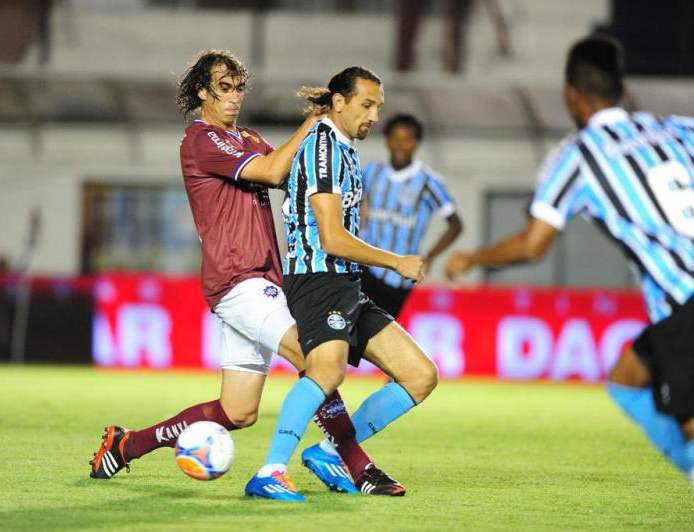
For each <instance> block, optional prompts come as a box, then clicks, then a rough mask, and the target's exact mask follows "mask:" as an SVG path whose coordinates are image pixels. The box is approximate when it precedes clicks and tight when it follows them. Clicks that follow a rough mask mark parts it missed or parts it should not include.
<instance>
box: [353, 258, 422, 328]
mask: <svg viewBox="0 0 694 532" xmlns="http://www.w3.org/2000/svg"><path fill="white" fill-rule="evenodd" d="M361 289H362V290H363V292H364V293H365V294H366V295H367V296H369V298H370V299H371V300H372V301H373V302H374V303H376V304H377V305H378V306H379V307H381V308H382V309H383V310H385V311H387V312H388V313H389V314H390V315H391V316H393V317H394V318H396V319H397V317H398V316H399V315H400V311H401V310H402V307H403V305H404V304H405V301H406V300H407V296H409V295H410V292H411V291H412V288H395V287H393V286H389V285H387V284H386V283H384V282H383V281H382V280H381V279H379V278H378V277H374V276H373V275H372V274H371V273H370V272H369V270H364V271H363V272H362V274H361Z"/></svg>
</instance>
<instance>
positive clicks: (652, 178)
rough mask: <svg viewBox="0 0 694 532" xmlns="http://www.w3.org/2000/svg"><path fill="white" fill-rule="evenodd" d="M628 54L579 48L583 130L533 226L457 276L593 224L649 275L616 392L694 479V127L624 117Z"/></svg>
mask: <svg viewBox="0 0 694 532" xmlns="http://www.w3.org/2000/svg"><path fill="white" fill-rule="evenodd" d="M622 56H623V54H622V50H621V47H620V46H619V44H618V43H617V42H616V41H614V40H612V39H609V38H607V37H601V36H592V37H588V38H585V39H583V40H581V41H579V42H578V43H576V44H575V45H574V46H573V47H572V48H571V50H570V51H569V55H568V60H567V65H566V86H565V99H566V106H567V108H568V111H569V113H570V115H571V117H572V118H573V120H574V122H575V123H576V124H577V126H578V128H579V130H578V131H577V132H576V133H575V134H573V135H571V136H569V137H568V138H567V139H566V140H565V141H564V142H563V143H562V144H561V145H560V146H559V147H558V148H557V149H556V150H555V151H554V152H553V153H552V154H550V155H549V156H548V157H547V159H546V161H545V163H544V164H543V165H542V167H541V170H540V173H539V180H538V184H537V188H536V191H535V196H534V199H533V201H532V203H531V205H530V219H529V221H528V224H527V225H526V227H525V229H524V230H523V231H521V232H520V233H518V234H516V235H513V236H511V237H509V238H507V239H505V240H503V241H501V242H500V243H498V244H496V245H493V246H489V247H484V248H481V249H479V250H477V251H475V252H474V253H471V254H467V253H459V254H457V255H456V256H454V257H452V258H451V259H450V260H449V263H448V265H447V273H448V275H449V277H451V278H452V277H453V276H455V275H456V274H457V273H461V272H465V271H467V270H469V269H470V268H472V267H473V266H476V265H478V266H500V265H506V264H512V263H518V262H523V261H529V260H535V259H538V258H540V257H541V256H542V255H544V253H545V252H546V251H547V249H548V248H549V247H550V245H551V243H552V241H553V239H554V237H555V236H556V234H557V233H558V232H559V231H561V230H562V229H563V228H564V226H565V224H566V223H567V221H568V220H569V219H570V218H571V217H572V216H574V215H576V214H582V215H583V216H585V217H587V218H589V219H591V220H592V221H594V222H595V223H596V224H597V225H598V227H600V228H601V229H602V230H603V231H604V232H605V234H606V235H607V236H609V237H610V238H611V239H612V240H614V242H615V243H617V244H618V245H619V246H620V247H621V248H622V250H623V251H624V253H625V254H626V256H627V258H628V259H629V260H630V261H631V263H632V264H633V266H634V267H635V270H636V271H637V272H638V277H639V281H640V283H641V288H642V291H643V294H644V297H645V300H646V305H647V308H648V314H649V317H650V321H651V324H650V325H649V326H648V327H646V329H645V330H644V331H643V333H642V334H641V335H640V336H639V337H638V338H637V339H636V340H635V341H634V342H633V344H632V346H631V347H630V348H629V349H627V351H626V352H625V353H624V355H623V356H622V357H621V358H620V359H619V361H618V362H617V364H616V365H615V367H614V368H613V369H612V371H611V372H610V375H609V381H608V384H607V388H608V391H609V393H610V395H611V396H612V397H613V399H614V400H615V401H616V402H617V403H618V404H619V405H620V406H621V407H622V408H623V409H624V410H625V411H626V412H627V413H628V414H629V416H631V417H632V419H634V421H636V422H637V423H638V424H639V425H641V426H642V428H643V429H644V430H645V431H646V433H647V434H648V436H649V438H650V439H651V440H652V441H653V443H654V444H655V445H656V446H657V447H658V448H659V449H660V450H661V451H663V452H664V453H665V454H666V455H667V456H668V457H669V458H670V459H671V460H672V462H673V463H674V464H675V465H676V466H677V467H679V468H680V469H682V470H683V471H685V472H687V473H689V474H690V475H691V477H692V481H694V297H693V296H694V119H692V118H686V117H678V116H668V117H660V116H656V115H653V114H651V113H645V112H638V113H633V114H630V113H627V112H626V111H625V110H624V109H622V108H621V107H618V102H619V100H620V99H621V97H622V96H623V93H624V85H623V83H624V74H623V67H622V64H623V57H622Z"/></svg>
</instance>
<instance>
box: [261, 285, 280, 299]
mask: <svg viewBox="0 0 694 532" xmlns="http://www.w3.org/2000/svg"><path fill="white" fill-rule="evenodd" d="M279 293H280V291H279V288H277V287H276V286H270V285H268V286H266V287H265V288H263V294H265V295H266V296H267V297H271V298H272V299H275V298H276V297H277V296H278V295H279Z"/></svg>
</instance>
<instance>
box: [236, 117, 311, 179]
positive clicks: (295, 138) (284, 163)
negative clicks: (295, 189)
mask: <svg viewBox="0 0 694 532" xmlns="http://www.w3.org/2000/svg"><path fill="white" fill-rule="evenodd" d="M316 120H317V117H316V116H315V115H311V116H309V117H307V118H306V120H304V122H303V124H301V127H299V129H297V130H296V132H295V133H294V134H293V135H292V136H291V137H289V139H288V140H287V141H286V142H285V143H284V144H282V145H281V146H280V147H279V148H277V149H275V150H274V151H273V152H272V153H269V154H267V155H262V156H260V157H256V158H255V159H253V160H252V161H251V162H249V163H248V164H247V165H246V166H245V168H244V169H243V170H242V171H241V178H242V179H246V180H248V181H257V182H260V183H264V184H266V185H278V184H280V183H281V182H282V180H283V179H284V178H285V177H286V176H287V174H289V171H290V170H291V169H292V161H293V160H294V156H295V155H296V152H297V150H298V149H299V146H301V143H302V142H303V141H304V138H306V135H308V132H309V131H310V129H311V126H313V124H314V123H315V122H316Z"/></svg>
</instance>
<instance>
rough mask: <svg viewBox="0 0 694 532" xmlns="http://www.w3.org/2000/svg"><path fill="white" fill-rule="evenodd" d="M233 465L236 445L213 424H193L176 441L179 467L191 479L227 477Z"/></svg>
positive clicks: (227, 433)
mask: <svg viewBox="0 0 694 532" xmlns="http://www.w3.org/2000/svg"><path fill="white" fill-rule="evenodd" d="M233 461H234V442H233V441H232V439H231V436H229V432H228V431H227V430H226V429H225V428H224V427H222V426H221V425H220V424H219V423H215V422H214V421H197V422H195V423H192V424H191V425H189V426H188V427H186V428H185V429H184V430H183V432H181V434H180V436H179V437H178V440H177V441H176V463H177V464H178V467H180V468H181V471H183V472H184V473H185V474H186V475H188V476H189V477H193V478H196V479H198V480H214V479H215V478H218V477H221V476H222V475H223V474H224V473H226V472H227V471H228V470H229V467H231V463H232V462H233Z"/></svg>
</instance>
